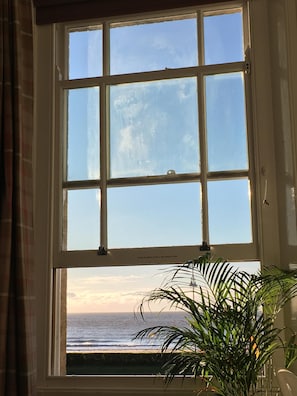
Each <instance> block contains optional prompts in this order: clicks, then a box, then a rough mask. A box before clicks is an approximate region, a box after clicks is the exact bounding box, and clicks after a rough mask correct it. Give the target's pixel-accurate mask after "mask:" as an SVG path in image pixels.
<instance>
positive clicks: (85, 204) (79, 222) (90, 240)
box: [64, 189, 101, 250]
mask: <svg viewBox="0 0 297 396" xmlns="http://www.w3.org/2000/svg"><path fill="white" fill-rule="evenodd" d="M100 199H101V198H100V192H99V190H98V189H85V190H69V191H68V192H67V215H66V219H67V222H66V223H67V237H66V244H67V245H66V250H84V249H98V246H99V245H100V234H99V223H100ZM64 206H65V205H64Z"/></svg>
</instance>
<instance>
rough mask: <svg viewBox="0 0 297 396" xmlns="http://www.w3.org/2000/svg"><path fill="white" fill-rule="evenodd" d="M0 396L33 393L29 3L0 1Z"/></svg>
mask: <svg viewBox="0 0 297 396" xmlns="http://www.w3.org/2000/svg"><path fill="white" fill-rule="evenodd" d="M0 42H1V46H0V73H1V81H0V122H1V127H0V395H1V396H33V395H35V377H36V376H35V368H36V365H35V324H34V290H33V275H34V274H33V259H32V254H33V249H32V247H33V246H32V244H33V219H32V217H33V216H32V206H33V202H32V198H33V194H32V192H33V190H32V137H33V135H32V134H33V40H32V5H31V0H1V2H0Z"/></svg>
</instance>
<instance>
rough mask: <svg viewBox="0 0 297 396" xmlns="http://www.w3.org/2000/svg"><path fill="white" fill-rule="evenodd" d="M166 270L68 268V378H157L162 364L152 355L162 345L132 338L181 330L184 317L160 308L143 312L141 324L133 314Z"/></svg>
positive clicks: (152, 307) (153, 306)
mask: <svg viewBox="0 0 297 396" xmlns="http://www.w3.org/2000/svg"><path fill="white" fill-rule="evenodd" d="M167 271H168V266H165V267H164V266H160V265H155V266H147V265H146V266H133V267H120V266H118V267H109V268H72V269H67V347H66V352H67V374H68V375H71V374H139V375H140V374H150V375H152V374H159V373H160V369H161V365H162V361H161V359H160V354H159V353H158V355H156V354H155V352H160V345H161V341H160V340H156V338H154V337H151V338H149V339H148V338H147V339H144V340H140V339H137V340H134V339H133V338H134V336H135V334H136V333H137V332H138V331H139V330H141V329H144V328H146V327H149V326H156V325H160V324H163V325H175V326H179V327H181V326H184V325H185V319H184V316H185V314H184V312H181V311H179V312H177V311H173V310H171V311H169V307H167V310H166V312H160V310H161V309H162V308H163V306H162V305H161V304H152V306H151V311H150V312H148V310H146V312H145V321H143V320H142V319H141V317H140V315H135V312H136V313H137V312H138V306H139V304H140V303H141V300H142V298H143V297H144V295H145V294H147V293H149V292H150V291H151V290H153V289H155V288H156V287H160V285H161V284H162V282H163V281H164V279H165V277H166V276H168V273H167ZM163 305H164V304H163ZM149 352H150V353H149ZM163 362H164V361H163Z"/></svg>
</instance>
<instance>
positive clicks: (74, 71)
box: [67, 13, 251, 312]
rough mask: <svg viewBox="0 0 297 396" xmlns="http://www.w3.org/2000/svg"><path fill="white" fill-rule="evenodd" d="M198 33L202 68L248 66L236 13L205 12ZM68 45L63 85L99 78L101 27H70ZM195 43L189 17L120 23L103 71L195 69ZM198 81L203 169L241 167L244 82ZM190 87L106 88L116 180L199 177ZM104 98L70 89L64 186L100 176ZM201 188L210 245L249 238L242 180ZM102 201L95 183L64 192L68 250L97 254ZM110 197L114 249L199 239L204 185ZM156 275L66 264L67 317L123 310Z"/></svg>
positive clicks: (233, 78)
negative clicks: (202, 47)
mask: <svg viewBox="0 0 297 396" xmlns="http://www.w3.org/2000/svg"><path fill="white" fill-rule="evenodd" d="M204 29H205V33H204V38H205V54H204V55H205V64H213V63H223V62H233V61H240V60H243V44H242V21H241V14H240V13H230V14H224V15H216V16H207V17H205V18H204ZM69 45H70V47H69V50H70V53H69V59H70V60H69V78H70V79H76V78H87V77H96V76H101V75H102V70H103V68H102V31H101V28H100V27H99V28H95V29H91V30H86V31H77V32H71V33H70V44H69ZM197 47H198V44H197V26H196V20H195V18H193V15H190V16H189V17H188V18H184V19H181V20H171V21H169V20H168V21H164V22H161V23H149V24H134V25H133V24H132V25H128V26H119V25H115V26H113V27H112V29H111V33H110V53H111V60H110V72H111V74H124V73H136V72H143V71H154V70H163V69H165V68H177V67H189V66H195V65H197V62H198V51H197ZM205 86H206V90H205V94H206V104H205V107H206V127H207V138H208V152H207V155H208V166H209V170H210V171H220V170H242V169H243V170H245V169H247V166H248V158H247V145H246V130H245V112H244V106H245V105H244V86H243V76H242V74H241V73H232V74H228V75H224V76H223V75H213V76H209V77H207V78H206V81H205ZM197 89H198V88H197V80H196V78H193V77H191V78H180V79H173V80H163V81H162V80H161V81H152V82H146V83H133V84H119V85H114V86H111V87H110V92H109V98H110V112H109V117H110V136H109V142H110V146H109V147H110V158H111V161H110V177H111V178H113V177H115V178H117V177H134V176H155V175H166V173H167V172H168V171H172V170H173V171H174V172H175V173H177V174H178V173H187V172H188V173H197V172H198V173H199V172H200V154H199V128H198V113H197V107H198V104H197ZM99 98H100V91H99V88H97V87H92V88H83V89H72V90H69V92H68V152H67V155H68V159H67V170H68V174H67V178H68V180H70V181H73V180H90V179H98V178H100V169H99V161H100V157H99V147H100V146H99V145H100V143H99V142H100V137H99V136H100V114H99V108H100V102H99ZM208 190H209V212H210V217H209V225H210V243H213V244H218V243H227V242H230V241H231V242H233V243H236V242H250V241H251V224H250V202H249V185H248V181H247V180H245V179H239V180H231V181H230V180H229V181H212V182H209V183H208ZM100 198H101V197H100V191H99V189H96V188H93V189H85V190H79V191H78V190H72V191H70V192H69V194H68V229H67V234H68V237H67V246H68V249H69V250H76V249H78V250H82V249H97V248H98V245H99V244H100V226H99V222H100V205H99V203H100ZM107 198H108V200H107V203H108V212H107V214H108V242H109V247H110V248H122V247H145V246H172V245H192V244H193V245H199V244H201V242H202V231H201V229H202V227H201V188H200V184H199V182H192V183H185V184H183V183H180V184H165V185H161V186H138V187H131V186H130V187H117V188H111V189H109V191H108V195H107ZM82 230H83V231H82ZM151 271H152V269H151V268H150V267H146V271H144V269H143V268H138V269H137V271H136V270H135V271H134V270H133V271H131V269H129V268H119V267H117V269H116V270H112V269H101V270H99V269H98V270H94V269H81V270H74V269H71V270H69V271H68V293H69V294H68V310H69V312H82V311H84V312H88V311H90V310H91V311H94V309H95V311H96V310H101V311H102V310H103V311H110V310H121V311H126V310H127V309H129V310H130V309H131V307H132V305H133V306H135V298H136V297H138V298H139V296H140V295H141V294H143V292H144V291H148V290H151V289H152V288H153V287H156V286H158V282H157V280H158V277H156V276H152V272H151ZM132 272H133V275H132V274H131V273H132ZM153 280H154V281H153ZM102 285H104V286H102ZM95 307H96V308H95Z"/></svg>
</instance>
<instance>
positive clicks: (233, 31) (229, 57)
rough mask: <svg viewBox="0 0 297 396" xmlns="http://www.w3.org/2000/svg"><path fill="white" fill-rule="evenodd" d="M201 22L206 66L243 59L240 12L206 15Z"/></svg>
mask: <svg viewBox="0 0 297 396" xmlns="http://www.w3.org/2000/svg"><path fill="white" fill-rule="evenodd" d="M203 22H204V51H205V64H206V65H209V64H216V63H229V62H237V61H242V60H243V59H244V50H243V27H242V14H241V12H234V13H230V14H220V15H208V16H205V17H204V19H203Z"/></svg>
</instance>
